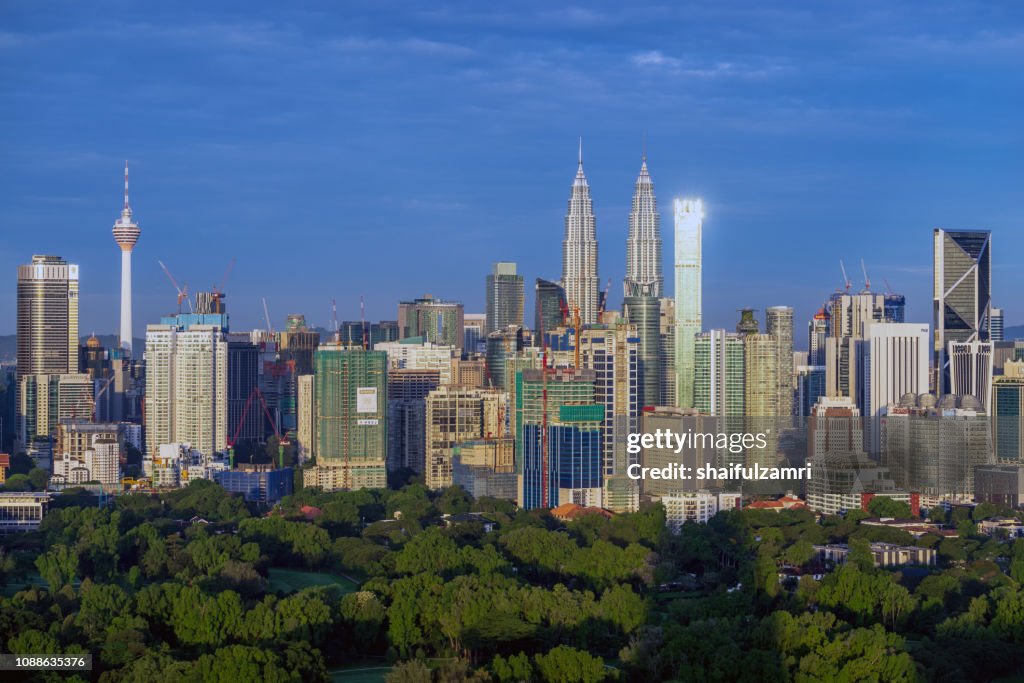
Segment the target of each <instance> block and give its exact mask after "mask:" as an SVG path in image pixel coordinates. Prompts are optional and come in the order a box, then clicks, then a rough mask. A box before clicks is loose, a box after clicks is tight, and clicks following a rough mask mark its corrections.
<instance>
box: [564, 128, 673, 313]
mask: <svg viewBox="0 0 1024 683" xmlns="http://www.w3.org/2000/svg"><path fill="white" fill-rule="evenodd" d="M644 147H645V149H644V154H643V157H642V160H641V165H640V175H639V176H638V177H637V179H636V184H635V185H634V190H633V204H632V207H631V209H630V212H629V235H628V237H627V239H626V288H627V290H629V289H635V288H639V289H640V290H641V291H643V292H644V293H645V294H650V295H652V296H659V297H660V296H662V295H663V291H664V278H663V276H662V272H661V219H660V217H659V216H658V205H657V200H656V199H655V196H654V183H653V182H652V181H651V176H650V173H649V172H648V171H647V150H646V144H645V145H644ZM562 287H563V288H564V289H565V298H566V301H567V303H568V306H569V311H570V313H573V314H575V311H576V309H577V308H578V309H579V314H580V321H581V322H582V323H584V324H587V323H594V322H597V318H598V315H599V312H600V310H601V306H602V302H601V294H600V280H599V278H598V274H597V221H596V219H595V217H594V204H593V200H592V199H591V197H590V186H589V184H588V183H587V176H586V174H584V172H583V139H582V138H580V146H579V166H578V168H577V169H576V178H575V179H574V180H573V183H572V192H571V194H570V195H569V210H568V212H567V213H566V215H565V239H564V240H563V241H562Z"/></svg>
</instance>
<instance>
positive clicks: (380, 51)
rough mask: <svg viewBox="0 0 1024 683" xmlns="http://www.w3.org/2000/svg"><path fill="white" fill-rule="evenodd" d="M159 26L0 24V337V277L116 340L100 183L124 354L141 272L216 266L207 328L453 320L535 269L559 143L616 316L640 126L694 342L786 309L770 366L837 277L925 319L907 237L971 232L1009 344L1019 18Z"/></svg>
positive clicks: (542, 261)
mask: <svg viewBox="0 0 1024 683" xmlns="http://www.w3.org/2000/svg"><path fill="white" fill-rule="evenodd" d="M295 4H296V5H298V4H299V3H295ZM174 5H175V6H173V7H172V6H171V4H154V3H131V2H103V1H101V0H100V1H97V2H90V3H79V2H63V3H62V2H42V1H32V2H29V1H13V0H12V1H9V2H5V3H3V4H2V5H0V69H2V71H0V230H2V233H3V240H2V241H0V272H4V273H7V274H8V279H7V282H8V286H6V287H3V288H0V333H9V332H12V331H13V329H14V316H15V310H14V289H15V288H14V281H15V277H14V273H15V267H16V265H17V264H18V263H22V262H26V261H27V260H28V259H29V257H30V256H31V254H32V253H56V254H60V255H62V256H64V257H65V258H68V259H69V260H72V261H75V262H78V263H79V264H81V266H82V290H83V293H82V313H81V326H82V329H83V332H89V331H93V330H95V331H97V332H113V331H115V330H116V328H117V314H118V313H117V304H118V299H117V292H118V286H119V285H118V277H119V257H118V251H117V248H116V246H115V245H114V242H113V238H112V237H111V234H110V228H111V225H112V223H113V221H114V220H115V219H116V218H117V215H118V212H119V205H120V201H121V198H120V194H121V164H122V160H123V159H125V158H127V159H129V160H130V161H131V168H132V205H133V208H134V210H135V215H136V218H137V219H138V220H139V222H140V224H141V226H142V230H143V232H142V237H141V239H140V241H139V245H138V247H137V248H136V251H135V262H134V263H135V303H136V306H135V323H136V330H135V332H136V335H141V333H142V332H143V330H144V325H145V323H146V322H154V321H155V319H156V318H157V317H158V316H159V315H160V314H161V313H164V312H167V311H169V310H171V309H173V308H174V304H175V301H174V292H173V290H172V288H171V286H170V284H168V283H167V281H166V280H165V278H164V276H163V274H162V272H161V271H160V269H159V267H158V265H157V259H162V260H163V261H165V262H166V263H167V264H168V265H169V266H170V268H171V270H172V271H173V272H174V273H175V275H176V276H177V277H178V279H179V280H182V281H187V282H188V283H189V285H190V288H191V289H193V290H194V289H198V288H206V287H209V286H210V285H212V284H213V283H214V282H216V281H218V280H219V279H220V277H221V275H222V273H223V271H224V269H225V266H226V265H227V263H228V262H229V261H230V260H231V259H232V258H236V259H237V264H236V266H235V268H234V271H233V273H232V275H231V280H230V282H229V283H228V287H227V290H228V302H229V307H230V310H231V312H232V314H233V316H232V322H233V326H234V327H236V328H249V327H253V326H257V325H260V326H262V324H263V323H262V319H263V310H262V304H261V297H264V296H265V297H266V298H267V302H268V305H269V308H270V311H271V315H272V316H273V317H274V318H275V325H276V326H280V325H281V322H282V321H283V318H284V316H285V314H286V313H289V312H304V313H305V314H306V316H307V318H308V319H309V320H310V321H312V322H314V323H318V324H324V325H326V324H328V322H329V319H330V302H331V299H332V298H336V299H337V300H338V310H339V317H341V318H343V319H352V318H355V317H357V316H358V310H359V309H358V302H359V295H360V294H363V295H365V298H366V303H367V312H368V315H369V316H370V317H372V318H374V319H377V318H394V317H395V314H396V304H397V301H398V300H399V299H402V298H412V297H415V296H418V295H421V294H423V293H426V292H430V293H433V294H435V295H437V296H442V297H445V298H452V299H459V300H462V301H464V302H465V303H466V307H467V311H482V310H483V283H484V276H485V274H486V272H487V270H488V268H489V266H490V263H491V262H493V261H496V260H512V261H517V262H518V263H519V264H520V270H521V272H523V273H524V274H525V275H526V277H527V281H528V283H532V281H533V278H535V277H537V276H543V277H548V278H557V277H559V276H560V270H561V265H560V259H561V240H562V232H563V217H564V213H565V209H566V200H567V198H568V194H569V187H570V184H571V181H572V177H573V175H574V172H575V165H576V145H577V137H578V136H579V135H582V136H583V138H584V155H585V166H586V171H587V175H588V177H589V179H590V184H591V189H592V193H593V196H594V205H595V210H596V213H597V229H598V240H599V242H600V275H601V279H602V282H603V281H605V280H607V279H608V278H609V277H610V278H611V279H612V281H613V285H612V302H613V304H615V305H618V303H619V302H620V301H621V280H622V277H623V275H624V270H625V266H624V259H625V256H624V254H625V239H626V220H627V215H628V210H629V201H630V196H631V193H632V188H633V182H634V180H635V177H636V174H637V171H638V168H639V162H640V154H641V145H642V140H643V137H644V134H645V131H646V134H647V138H648V157H649V166H650V169H651V173H652V176H653V178H654V182H655V187H656V192H657V194H658V199H659V204H660V205H661V207H662V216H663V218H662V221H663V223H662V233H663V238H664V240H665V249H664V253H665V256H666V262H665V273H666V282H670V281H671V263H670V261H669V259H670V258H671V253H672V249H671V242H672V234H671V211H670V207H671V201H672V198H673V197H674V196H700V197H702V198H703V199H704V202H705V206H706V210H707V218H706V221H705V233H704V292H705V298H704V320H705V326H706V327H718V326H727V327H732V326H733V324H734V321H735V319H736V313H735V310H736V309H738V308H740V307H742V306H754V307H756V308H759V309H764V308H765V307H766V306H769V305H781V304H788V305H792V306H795V307H796V309H797V310H796V316H797V333H796V334H797V339H798V345H799V344H800V342H802V341H803V339H804V333H803V329H804V324H805V320H806V318H807V317H808V316H809V315H811V313H812V312H813V310H814V309H815V308H816V307H817V306H818V305H819V304H820V302H821V301H822V300H823V299H824V298H825V297H826V296H827V294H828V293H829V292H830V291H831V290H833V289H834V288H835V287H837V286H838V285H839V284H840V282H841V275H840V272H839V259H841V258H842V259H845V261H846V265H847V269H848V270H849V271H851V274H852V273H853V272H856V273H857V275H856V276H855V277H854V278H853V279H854V280H855V282H856V284H857V286H860V281H861V280H862V278H861V276H860V275H859V271H860V267H859V262H860V259H861V258H864V259H865V261H866V262H867V265H868V269H869V275H870V276H871V279H872V284H873V285H877V286H879V287H880V286H881V285H882V281H883V278H884V279H887V280H888V281H889V282H890V283H891V285H892V286H893V288H895V289H897V290H899V291H902V292H904V293H905V294H906V295H907V297H908V309H909V310H908V315H909V317H910V318H911V319H914V320H921V321H929V322H930V320H931V289H930V271H931V230H932V228H933V227H936V226H942V227H951V228H988V229H991V230H993V232H994V238H993V255H994V265H995V270H994V276H993V289H994V300H995V303H996V304H997V305H1001V306H1003V307H1004V308H1005V309H1006V311H1007V324H1008V325H1012V324H1019V323H1024V302H1022V301H1021V291H1022V285H1024V275H1022V273H1024V256H1021V254H1022V253H1024V231H1022V229H1021V219H1022V209H1021V207H1022V206H1024V161H1022V160H1024V129H1022V123H1021V122H1022V120H1024V119H1022V117H1021V111H1022V109H1024V106H1022V105H1024V5H1021V4H1020V3H1016V2H1006V3H991V2H955V3H944V2H937V3H928V4H927V5H922V4H920V3H905V4H897V3H879V2H871V1H867V2H861V3H856V5H852V4H847V5H843V6H840V4H839V3H803V2H799V3H792V4H788V5H787V4H779V5H775V6H774V7H771V8H769V7H767V6H766V3H758V2H750V3H737V2H702V3H683V2H680V3H666V4H643V5H638V6H632V5H630V6H628V7H627V6H625V5H624V4H622V3H612V2H608V3H586V4H583V3H581V4H578V5H562V6H556V5H555V4H554V3H548V2H536V3H500V4H494V3H480V2H464V3H441V2H437V3H393V2H386V1H379V0H378V1H374V2H365V3H363V2H346V3H337V2H322V3H302V4H301V6H298V7H294V8H292V7H288V8H285V7H284V3H271V2H237V3H217V2H210V3H187V4H184V6H178V5H177V3H175V4H174ZM528 298H531V297H529V296H528Z"/></svg>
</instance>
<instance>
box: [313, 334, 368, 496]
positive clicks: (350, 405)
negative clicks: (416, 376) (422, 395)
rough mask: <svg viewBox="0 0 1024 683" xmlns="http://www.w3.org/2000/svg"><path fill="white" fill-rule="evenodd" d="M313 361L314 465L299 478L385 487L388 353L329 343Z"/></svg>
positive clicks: (329, 486) (331, 485) (334, 485)
mask: <svg viewBox="0 0 1024 683" xmlns="http://www.w3.org/2000/svg"><path fill="white" fill-rule="evenodd" d="M313 362H314V365H315V383H316V396H315V399H314V400H315V405H316V461H317V466H316V467H313V468H310V469H307V470H304V471H303V477H304V479H303V481H304V483H305V484H306V485H307V486H319V487H320V488H322V489H324V490H327V491H334V490H338V489H345V490H354V489H363V488H384V487H385V486H386V485H387V466H386V463H387V404H388V394H387V390H388V386H387V372H388V359H387V354H385V353H384V352H383V351H366V350H363V349H360V348H356V349H348V348H345V347H344V346H342V345H341V344H337V343H330V344H321V345H320V347H319V348H318V349H317V350H316V353H315V354H314V361H313Z"/></svg>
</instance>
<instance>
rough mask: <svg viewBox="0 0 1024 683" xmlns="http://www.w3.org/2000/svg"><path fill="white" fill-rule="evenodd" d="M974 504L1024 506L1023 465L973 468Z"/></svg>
mask: <svg viewBox="0 0 1024 683" xmlns="http://www.w3.org/2000/svg"><path fill="white" fill-rule="evenodd" d="M974 502H976V503H994V504H996V505H1005V506H1006V507H1010V508H1019V507H1020V506H1021V505H1022V504H1024V464H1015V465H980V466H978V467H977V468H975V470H974Z"/></svg>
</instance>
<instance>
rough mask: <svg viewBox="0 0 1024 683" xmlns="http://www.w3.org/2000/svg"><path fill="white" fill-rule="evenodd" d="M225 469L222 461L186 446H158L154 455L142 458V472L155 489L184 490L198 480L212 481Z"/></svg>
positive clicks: (169, 444)
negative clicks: (181, 488) (182, 488)
mask: <svg viewBox="0 0 1024 683" xmlns="http://www.w3.org/2000/svg"><path fill="white" fill-rule="evenodd" d="M228 466H229V464H228V462H227V461H226V460H225V459H224V458H222V457H219V456H217V455H208V454H206V453H203V452H202V451H201V450H199V449H197V448H193V447H192V445H191V444H188V443H165V444H160V445H159V446H158V447H157V448H156V452H155V453H153V454H150V453H146V455H145V456H144V457H143V459H142V470H143V473H144V474H145V476H146V477H148V478H149V479H150V481H151V482H152V484H153V486H154V487H157V488H179V487H185V486H188V485H189V483H190V482H192V481H195V480H197V479H210V480H213V479H214V478H215V477H216V475H217V474H218V473H219V472H224V471H226V470H227V469H228Z"/></svg>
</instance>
